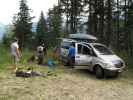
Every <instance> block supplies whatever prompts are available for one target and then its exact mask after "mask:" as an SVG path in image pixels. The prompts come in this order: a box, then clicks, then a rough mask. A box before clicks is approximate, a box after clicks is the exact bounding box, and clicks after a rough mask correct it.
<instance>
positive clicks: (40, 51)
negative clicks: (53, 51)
mask: <svg viewBox="0 0 133 100" xmlns="http://www.w3.org/2000/svg"><path fill="white" fill-rule="evenodd" d="M37 58H38V59H37V61H38V64H43V59H44V47H43V46H42V45H39V46H38V47H37Z"/></svg>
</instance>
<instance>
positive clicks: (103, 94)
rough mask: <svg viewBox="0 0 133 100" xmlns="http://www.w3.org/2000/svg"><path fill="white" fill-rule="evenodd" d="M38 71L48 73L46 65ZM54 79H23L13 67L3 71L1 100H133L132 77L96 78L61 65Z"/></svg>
mask: <svg viewBox="0 0 133 100" xmlns="http://www.w3.org/2000/svg"><path fill="white" fill-rule="evenodd" d="M35 71H36V72H40V73H43V74H46V73H47V72H48V68H47V67H46V66H43V67H42V66H37V67H36V68H35ZM54 72H55V73H54V74H53V75H51V76H46V77H41V76H36V77H31V78H20V77H16V76H15V74H13V73H12V72H11V70H10V68H9V69H8V67H7V70H4V71H1V72H0V100H133V74H132V72H130V71H128V70H127V71H125V72H124V73H122V74H121V75H120V76H119V77H117V78H107V79H96V78H95V75H94V74H92V73H89V72H88V71H86V70H76V69H70V68H66V67H63V66H58V67H57V68H56V70H55V71H54ZM55 74H56V75H55Z"/></svg>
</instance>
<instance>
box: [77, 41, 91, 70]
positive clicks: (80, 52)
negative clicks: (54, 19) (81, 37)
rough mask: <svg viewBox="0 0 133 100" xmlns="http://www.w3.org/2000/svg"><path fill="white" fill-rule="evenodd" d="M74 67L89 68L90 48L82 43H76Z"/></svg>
mask: <svg viewBox="0 0 133 100" xmlns="http://www.w3.org/2000/svg"><path fill="white" fill-rule="evenodd" d="M75 47H76V53H75V68H76V69H89V66H91V62H92V56H91V48H90V47H89V46H87V45H85V44H83V43H76V46H75Z"/></svg>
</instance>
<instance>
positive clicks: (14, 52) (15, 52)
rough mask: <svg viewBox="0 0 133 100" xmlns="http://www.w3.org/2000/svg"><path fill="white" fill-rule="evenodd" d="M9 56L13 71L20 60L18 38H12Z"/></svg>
mask: <svg viewBox="0 0 133 100" xmlns="http://www.w3.org/2000/svg"><path fill="white" fill-rule="evenodd" d="M11 56H12V60H13V67H14V69H15V71H16V70H17V64H18V62H19V60H20V51H19V45H18V39H17V38H14V39H13V42H12V43H11Z"/></svg>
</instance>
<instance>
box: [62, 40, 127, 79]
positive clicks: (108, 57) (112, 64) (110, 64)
mask: <svg viewBox="0 0 133 100" xmlns="http://www.w3.org/2000/svg"><path fill="white" fill-rule="evenodd" d="M72 43H74V44H75V50H76V52H75V65H74V68H75V69H89V70H90V71H93V72H95V74H96V77H97V78H103V77H104V76H108V75H111V76H112V75H113V76H117V75H118V74H119V73H120V72H122V71H123V70H124V68H125V63H124V61H123V60H122V59H121V58H120V57H118V56H117V55H116V54H114V53H113V52H112V51H111V50H110V49H108V48H107V47H106V46H105V45H103V44H100V43H88V42H77V41H76V40H73V39H63V40H62V42H61V52H60V57H61V61H62V62H63V63H64V65H66V64H67V65H69V60H68V56H67V55H68V49H69V47H70V45H71V44H72Z"/></svg>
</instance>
